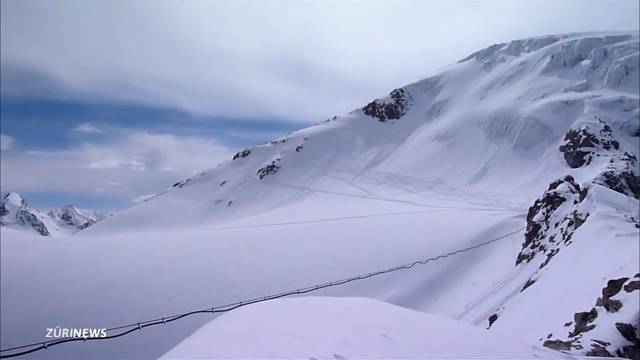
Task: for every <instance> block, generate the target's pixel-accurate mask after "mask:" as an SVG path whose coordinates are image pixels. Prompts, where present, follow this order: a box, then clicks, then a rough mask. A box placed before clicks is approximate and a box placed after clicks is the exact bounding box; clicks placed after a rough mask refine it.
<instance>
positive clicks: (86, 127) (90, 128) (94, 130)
mask: <svg viewBox="0 0 640 360" xmlns="http://www.w3.org/2000/svg"><path fill="white" fill-rule="evenodd" d="M71 131H72V132H76V133H83V134H102V133H103V132H104V130H102V129H100V128H98V127H97V126H95V125H93V124H92V123H90V122H87V123H82V124H80V125H78V126H76V127H75V128H73V129H72V130H71Z"/></svg>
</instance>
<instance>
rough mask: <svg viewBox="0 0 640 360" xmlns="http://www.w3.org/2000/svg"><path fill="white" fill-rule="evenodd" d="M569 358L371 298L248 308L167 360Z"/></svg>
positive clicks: (227, 317) (219, 321)
mask: <svg viewBox="0 0 640 360" xmlns="http://www.w3.org/2000/svg"><path fill="white" fill-rule="evenodd" d="M532 355H536V357H537V358H548V359H552V358H562V357H561V356H560V354H559V353H555V352H552V351H550V350H546V351H545V350H543V349H535V350H534V351H532V350H531V349H530V347H529V345H528V344H526V343H522V342H519V341H515V340H513V339H510V338H508V337H504V338H497V337H493V336H491V335H490V334H489V333H488V332H486V331H483V330H482V329H480V328H477V327H474V326H470V325H469V324H465V323H463V322H459V321H455V320H451V319H447V318H445V317H441V316H434V315H429V314H425V313H422V312H418V311H414V310H409V309H406V308H402V307H398V306H394V305H391V304H386V303H383V302H380V301H376V300H372V299H365V298H327V297H306V298H298V299H286V300H274V301H272V302H270V303H262V304H256V305H251V306H248V307H245V308H241V309H239V310H237V311H233V312H231V313H228V314H225V315H222V316H221V317H220V318H218V319H216V320H215V321H212V322H210V323H208V324H207V325H205V326H203V327H202V328H201V329H199V330H198V331H196V332H195V333H194V334H192V335H191V336H189V337H188V338H187V339H185V340H184V341H182V342H181V343H180V344H179V345H178V346H176V347H175V348H174V349H172V350H171V351H170V352H168V353H167V354H165V355H164V356H163V357H162V359H257V358H263V359H264V358H268V359H293V358H297V359H301V358H304V359H338V360H342V359H375V358H386V359H391V358H396V359H397V358H403V359H406V358H411V359H423V358H439V359H462V358H474V359H506V358H511V359H526V358H532Z"/></svg>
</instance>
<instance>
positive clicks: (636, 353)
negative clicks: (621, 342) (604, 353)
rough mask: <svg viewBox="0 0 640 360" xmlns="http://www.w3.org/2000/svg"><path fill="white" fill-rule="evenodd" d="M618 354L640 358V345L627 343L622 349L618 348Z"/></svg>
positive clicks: (639, 359)
mask: <svg viewBox="0 0 640 360" xmlns="http://www.w3.org/2000/svg"><path fill="white" fill-rule="evenodd" d="M616 355H618V356H619V357H623V358H627V359H633V360H640V347H638V346H636V345H627V346H624V347H622V349H618V350H616Z"/></svg>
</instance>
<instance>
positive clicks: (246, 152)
mask: <svg viewBox="0 0 640 360" xmlns="http://www.w3.org/2000/svg"><path fill="white" fill-rule="evenodd" d="M249 155H251V150H249V149H244V150H242V151H238V152H237V153H236V154H235V155H233V159H232V160H236V159H243V158H246V157H247V156H249Z"/></svg>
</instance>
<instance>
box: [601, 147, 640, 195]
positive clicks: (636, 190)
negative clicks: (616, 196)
mask: <svg viewBox="0 0 640 360" xmlns="http://www.w3.org/2000/svg"><path fill="white" fill-rule="evenodd" d="M594 183H596V184H600V185H603V186H606V187H608V188H609V189H611V190H613V191H617V192H619V193H621V194H624V195H628V196H633V197H635V198H636V199H640V176H639V175H638V159H637V158H636V156H635V155H633V154H630V153H628V152H625V153H624V154H622V155H617V156H614V157H612V158H611V160H609V164H608V165H607V167H606V169H605V170H604V171H603V172H602V173H601V174H600V175H598V176H597V177H596V178H595V180H594Z"/></svg>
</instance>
